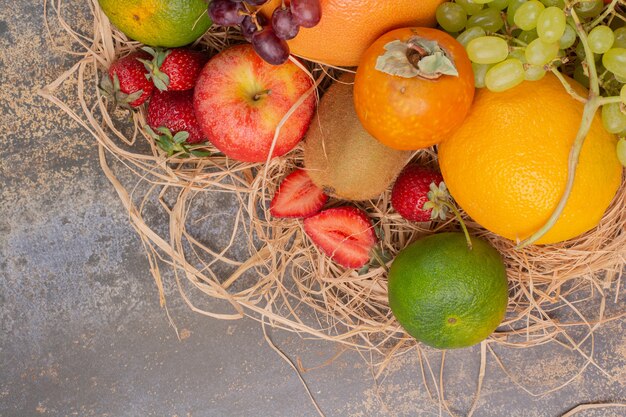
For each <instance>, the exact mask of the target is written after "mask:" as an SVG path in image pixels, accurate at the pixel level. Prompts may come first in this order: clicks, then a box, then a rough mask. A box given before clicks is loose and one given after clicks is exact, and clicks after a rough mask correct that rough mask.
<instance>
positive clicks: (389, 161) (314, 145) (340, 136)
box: [304, 74, 411, 201]
mask: <svg viewBox="0 0 626 417" xmlns="http://www.w3.org/2000/svg"><path fill="white" fill-rule="evenodd" d="M353 78H354V77H353V76H351V75H349V74H346V75H344V76H343V77H342V78H341V79H340V82H336V83H334V84H333V85H332V86H331V87H330V88H329V89H328V91H327V92H326V93H325V94H324V96H323V97H322V100H321V102H320V105H319V108H318V113H317V117H314V118H313V121H312V123H311V127H310V130H309V132H308V133H307V136H306V140H305V143H304V167H305V169H306V170H307V173H308V174H309V176H310V177H311V179H312V180H313V182H314V183H315V184H316V185H317V186H318V187H320V188H322V189H323V190H324V192H325V193H326V194H328V195H331V196H334V197H338V198H341V199H344V200H353V201H360V200H370V199H373V198H376V197H378V196H379V195H380V194H382V193H383V192H384V191H385V190H386V189H387V187H389V185H390V184H391V183H392V182H393V180H394V179H395V178H396V177H397V176H398V174H399V173H400V171H401V170H402V168H404V166H405V165H406V164H407V162H409V159H410V158H411V152H410V151H399V150H395V149H391V148H389V147H387V146H385V145H383V144H381V143H380V142H379V141H377V140H376V139H374V137H373V136H371V135H370V134H369V133H367V131H366V130H365V129H364V128H363V126H362V125H361V122H360V121H359V119H358V117H357V115H356V111H355V110H354V101H353V95H352V89H353V88H352V85H351V84H352V81H353Z"/></svg>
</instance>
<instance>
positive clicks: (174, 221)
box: [41, 0, 626, 380]
mask: <svg viewBox="0 0 626 417" xmlns="http://www.w3.org/2000/svg"><path fill="white" fill-rule="evenodd" d="M46 7H47V19H46V22H47V24H48V25H49V27H48V31H49V33H50V32H51V31H52V28H51V26H52V25H54V31H55V32H56V33H58V32H59V31H64V32H65V34H66V36H69V37H71V40H72V43H73V51H67V52H68V53H72V54H73V55H74V56H76V58H77V61H78V62H76V63H75V65H73V66H72V67H71V68H70V69H69V70H67V71H66V72H65V73H63V74H62V75H61V76H60V77H59V78H58V79H57V80H56V81H54V82H52V83H51V84H50V85H48V86H46V87H45V88H44V89H43V90H42V92H41V94H42V95H43V96H44V97H46V98H47V99H49V100H51V101H53V102H54V103H56V104H57V105H58V106H59V107H60V108H61V109H62V110H63V111H64V112H66V113H67V114H68V115H69V116H70V117H72V118H73V119H74V120H75V121H76V122H77V123H79V124H80V125H82V126H83V127H84V128H85V130H87V131H88V132H89V133H90V134H91V136H93V138H94V139H95V140H96V141H95V144H96V145H97V148H98V152H99V156H100V161H101V166H102V170H103V171H104V173H105V175H106V176H107V177H108V179H109V180H110V181H111V183H112V185H113V186H114V188H115V190H116V191H117V193H118V195H119V197H120V199H121V201H122V203H123V204H124V206H125V208H126V210H127V211H128V218H129V221H130V223H131V225H132V226H133V227H134V228H135V229H136V231H137V233H138V234H139V236H140V237H141V239H142V241H143V244H144V246H145V248H146V253H147V256H148V259H149V261H150V265H151V273H152V275H153V276H154V279H155V281H156V284H157V286H158V288H159V290H160V294H161V301H162V303H163V305H165V296H164V281H163V280H164V279H165V278H164V277H166V276H172V275H173V276H174V277H175V280H176V282H177V284H178V286H179V288H180V293H181V295H182V297H183V299H184V300H185V301H186V302H187V303H188V304H189V306H190V307H191V308H192V309H193V310H195V311H197V312H199V313H202V314H205V315H207V316H210V317H214V318H218V319H236V318H241V317H244V316H249V317H252V318H254V319H256V320H259V321H262V322H263V323H266V324H269V325H271V326H274V327H275V328H281V329H285V330H289V331H293V332H298V333H300V334H301V335H303V336H312V337H316V338H320V339H326V340H330V341H335V342H340V343H342V344H345V345H346V346H349V347H352V348H355V349H359V350H360V351H365V352H367V353H369V354H371V353H376V354H379V355H378V357H379V359H378V360H377V361H376V363H377V364H378V365H381V368H384V365H385V364H386V363H388V361H389V360H390V359H391V358H392V357H394V356H397V355H400V354H403V353H406V352H408V351H410V350H412V349H418V351H419V349H421V347H420V346H419V345H418V344H417V343H416V342H415V341H414V340H413V339H412V338H411V337H409V336H408V335H407V334H406V333H404V332H403V330H402V329H401V328H400V326H399V325H398V323H397V322H396V321H395V320H394V317H393V316H392V314H391V311H390V309H389V307H388V303H387V283H386V274H385V269H384V268H382V267H376V268H371V269H369V270H368V271H360V272H359V271H354V270H345V269H343V268H341V267H338V266H337V265H336V264H334V263H333V262H332V261H330V260H329V259H328V258H327V257H326V256H324V255H323V254H321V253H320V252H319V251H318V249H317V248H316V247H315V246H314V245H313V244H312V243H311V241H310V240H309V239H307V237H306V236H305V234H304V232H303V228H302V222H301V221H298V220H278V219H274V218H272V217H271V216H270V215H269V212H268V202H269V201H270V200H271V198H272V196H273V194H274V192H275V190H276V188H277V186H278V184H279V182H280V180H281V179H282V178H283V177H284V176H285V175H286V174H288V173H289V172H290V171H291V170H292V169H293V168H294V167H296V166H301V162H302V151H301V149H300V148H296V149H295V150H294V151H292V152H291V153H289V154H288V155H286V156H285V157H281V158H275V159H272V160H270V161H268V162H267V163H265V164H248V163H239V162H234V161H232V160H228V159H227V158H225V157H224V156H222V155H221V154H219V153H217V150H215V149H212V148H211V147H209V149H210V150H212V151H214V152H215V153H214V155H213V156H211V157H208V158H191V159H175V158H170V159H167V158H166V156H164V154H163V153H162V152H160V151H159V149H158V148H157V147H156V146H155V144H154V143H153V141H151V140H150V139H149V138H148V137H147V135H146V134H145V133H144V131H143V129H142V126H143V124H144V123H145V118H144V116H145V114H144V111H143V110H137V111H135V112H132V113H125V112H121V111H113V110H112V109H111V107H110V106H109V105H108V103H107V102H106V101H105V99H104V98H103V97H101V96H100V93H99V91H98V88H97V86H98V85H99V81H100V77H102V76H103V74H105V70H106V68H108V66H109V65H110V63H111V62H113V60H114V59H115V58H116V57H119V56H121V55H124V54H127V53H129V52H131V51H133V50H135V49H137V48H139V47H140V46H141V45H139V44H138V43H137V42H132V41H129V40H128V39H127V38H125V37H124V35H122V34H121V33H119V32H118V31H116V30H115V29H114V28H112V27H111V25H110V24H109V22H108V20H107V19H106V18H105V17H104V15H103V14H102V13H101V12H100V11H99V8H98V5H97V1H96V0H92V1H91V2H89V7H90V10H91V12H92V14H93V33H92V34H90V35H85V34H84V33H79V32H78V31H77V30H76V29H75V28H73V27H72V26H71V25H70V24H68V23H67V21H66V20H65V19H64V17H63V16H64V12H63V7H64V6H63V2H62V1H60V0H57V1H56V2H54V3H53V4H51V3H50V2H48V3H46ZM240 42H242V39H241V37H240V36H239V35H238V33H237V32H235V31H233V30H230V31H225V30H223V29H219V28H215V29H211V30H210V31H209V32H208V33H207V34H206V35H205V36H204V37H203V38H202V39H201V40H199V41H198V42H197V45H195V46H196V47H197V48H201V49H204V50H207V51H208V52H209V53H211V54H214V53H217V52H218V51H220V50H222V49H224V48H226V47H228V46H229V45H231V44H234V43H240ZM305 66H306V69H307V71H308V72H309V73H310V75H311V77H313V79H314V80H315V81H316V86H317V88H318V92H322V91H323V90H324V88H325V87H327V86H328V85H329V83H330V82H332V80H333V78H335V77H334V76H335V75H337V72H338V71H339V70H337V69H333V68H329V67H325V66H321V65H318V64H312V63H306V64H305ZM68 95H69V96H71V98H72V99H68V98H67V97H68ZM74 95H75V96H74ZM76 98H77V100H76ZM414 158H415V159H416V160H419V161H420V162H421V163H424V164H435V163H436V153H435V152H434V151H433V150H425V151H421V152H417V153H416V154H415V157H414ZM129 177H130V178H133V179H134V181H131V182H129V181H127V180H122V178H124V179H128V178H129ZM219 193H222V194H226V195H228V196H229V198H232V199H233V201H234V202H235V204H236V207H233V211H232V215H233V216H234V217H233V218H234V221H233V222H232V225H233V227H232V231H231V234H230V236H229V237H227V238H224V239H222V240H224V241H226V243H225V244H224V246H223V247H221V248H215V247H213V245H211V244H209V243H207V242H206V241H203V239H201V238H200V237H198V234H197V233H195V230H194V228H195V225H197V224H198V223H199V222H202V221H206V219H205V217H203V214H202V211H201V210H194V206H198V205H202V204H203V202H206V201H207V200H210V199H212V198H214V197H215V196H216V195H218V194H219ZM331 204H341V202H339V201H336V202H331ZM358 206H359V207H360V208H362V209H364V210H366V211H367V212H368V213H369V215H370V216H371V218H372V219H373V221H374V222H375V224H376V227H377V228H378V229H380V230H381V231H382V236H383V238H382V247H383V249H384V250H385V251H387V252H389V253H390V254H391V255H395V254H396V253H397V252H398V251H399V250H401V249H402V248H404V247H405V246H406V245H407V244H408V243H410V242H411V241H413V240H415V239H416V238H418V237H419V236H422V235H426V234H431V233H436V232H438V231H442V230H452V229H457V228H458V223H456V222H455V221H454V220H453V219H450V220H449V221H447V222H441V223H431V224H416V223H410V222H407V221H405V220H403V219H402V218H400V217H399V216H398V215H397V214H395V213H394V212H393V211H392V210H391V209H390V195H389V192H387V193H384V194H383V195H381V196H380V197H379V198H378V199H377V200H374V201H368V202H362V203H359V204H358ZM625 207H626V184H623V185H622V187H621V189H620V191H619V193H618V195H617V197H616V198H615V200H614V202H613V204H612V205H611V207H610V208H609V210H608V211H607V213H606V215H605V217H604V218H603V220H602V222H601V223H600V224H599V225H598V227H596V228H595V229H594V230H592V231H590V232H588V233H586V234H585V235H583V236H580V237H578V238H576V239H573V240H570V241H568V242H564V243H561V244H557V245H549V246H532V247H529V248H526V249H523V250H516V249H515V248H514V243H513V242H510V241H508V240H506V239H503V238H500V237H498V236H495V235H493V234H491V233H489V232H487V231H485V230H484V229H481V228H480V226H478V225H477V224H475V223H473V222H471V221H470V220H469V219H467V225H468V228H469V229H470V232H471V233H473V234H474V235H476V236H480V237H484V238H485V239H487V240H488V241H489V242H491V244H492V245H493V246H494V247H496V248H497V249H498V250H499V251H500V252H501V253H502V255H503V257H504V259H505V260H506V264H507V266H508V278H509V283H510V303H509V307H508V313H507V317H506V319H505V321H504V322H503V323H502V325H501V327H500V328H499V329H498V331H497V332H495V333H494V334H493V335H492V336H491V337H490V339H489V340H488V341H487V342H486V343H485V344H483V350H484V349H485V346H487V348H488V349H490V350H491V351H492V352H493V348H492V347H493V346H495V345H500V346H509V347H529V346H537V345H540V344H545V343H559V344H561V345H564V346H566V347H568V348H569V349H571V350H572V351H575V352H578V353H580V354H581V355H582V356H583V357H584V358H585V363H584V364H583V366H581V369H580V372H582V370H584V368H586V367H587V366H588V365H589V364H593V359H592V358H593V343H591V344H590V345H589V344H586V345H585V346H590V347H583V343H584V342H586V341H588V340H589V339H591V340H592V339H593V333H594V331H595V330H596V329H597V328H598V326H601V325H602V324H603V323H605V322H607V321H609V320H615V319H619V318H621V317H622V315H623V313H620V312H619V311H618V312H617V313H615V314H612V315H609V314H607V311H609V310H611V309H609V308H607V305H609V304H612V303H614V302H617V297H618V293H619V288H620V285H621V283H620V279H621V272H622V269H623V267H624V263H625V257H626V233H625V229H624V225H625V224H626V208H625ZM155 212H157V213H156V214H155ZM242 239H243V240H244V241H245V244H246V245H247V252H248V256H246V257H245V258H244V259H242V258H236V257H234V256H231V255H230V254H231V253H232V252H233V251H232V250H231V249H232V248H233V247H234V246H236V245H237V244H241V243H242V242H241V240H242ZM166 270H167V271H169V274H166V273H165V271H166ZM221 271H229V273H228V274H227V275H224V274H223V272H221ZM190 292H194V293H195V294H190ZM198 294H200V295H201V296H203V297H210V298H211V299H213V300H222V301H223V303H222V304H217V305H219V308H218V310H217V311H212V310H208V309H206V308H204V307H202V308H201V307H197V306H196V303H194V302H193V301H192V300H194V299H195V300H197V299H198ZM211 305H213V304H211ZM618 310H619V309H618ZM483 356H484V352H483ZM577 374H578V373H577ZM577 374H576V375H577ZM576 375H574V376H572V378H571V379H573V378H574V377H575V376H576ZM571 379H570V380H571Z"/></svg>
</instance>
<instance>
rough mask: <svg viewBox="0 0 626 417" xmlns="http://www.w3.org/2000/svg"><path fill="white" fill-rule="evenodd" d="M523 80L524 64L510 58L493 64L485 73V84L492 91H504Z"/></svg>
mask: <svg viewBox="0 0 626 417" xmlns="http://www.w3.org/2000/svg"><path fill="white" fill-rule="evenodd" d="M522 81H524V65H523V64H522V63H521V61H520V60H519V59H515V58H510V59H507V60H506V61H502V62H500V63H499V64H496V65H494V66H493V67H491V68H490V69H489V71H487V74H486V75H485V86H486V87H487V88H488V89H489V90H490V91H494V92H500V91H505V90H508V89H510V88H513V87H515V86H516V85H518V84H520V83H521V82H522Z"/></svg>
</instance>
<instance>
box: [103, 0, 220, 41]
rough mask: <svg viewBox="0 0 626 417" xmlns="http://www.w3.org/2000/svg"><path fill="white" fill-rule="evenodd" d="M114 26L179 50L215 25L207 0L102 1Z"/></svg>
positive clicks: (127, 33) (136, 37)
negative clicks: (210, 16) (179, 47)
mask: <svg viewBox="0 0 626 417" xmlns="http://www.w3.org/2000/svg"><path fill="white" fill-rule="evenodd" d="M99 3H100V7H102V10H103V11H104V14H106V15H107V17H108V18H109V20H110V21H111V23H112V24H113V25H115V26H116V27H117V28H118V29H119V30H121V31H122V32H123V33H124V34H125V35H126V36H128V37H129V38H131V39H134V40H136V41H139V42H141V43H143V44H146V45H151V46H164V47H167V48H175V47H178V46H183V45H187V44H189V43H192V42H193V41H195V40H196V39H198V38H199V37H200V36H202V35H203V34H204V32H206V31H207V29H208V28H209V27H210V26H211V19H210V18H209V15H208V14H207V3H206V2H205V1H204V0H99Z"/></svg>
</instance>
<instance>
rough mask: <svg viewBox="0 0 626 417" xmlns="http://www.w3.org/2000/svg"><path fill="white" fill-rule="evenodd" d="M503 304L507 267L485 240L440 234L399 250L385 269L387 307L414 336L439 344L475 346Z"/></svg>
mask: <svg viewBox="0 0 626 417" xmlns="http://www.w3.org/2000/svg"><path fill="white" fill-rule="evenodd" d="M507 303H508V283H507V278H506V267H505V265H504V263H503V262H502V258H501V256H500V253H498V251H497V250H495V249H494V248H493V247H492V246H491V245H489V244H488V243H487V242H485V241H484V240H481V239H478V238H472V249H471V250H470V249H469V248H468V246H467V241H466V239H465V235H464V234H463V233H439V234H434V235H430V236H428V237H425V238H423V239H420V240H418V241H416V242H414V243H412V244H411V245H409V246H407V247H406V248H405V249H404V250H402V251H401V252H400V253H399V254H398V256H397V257H396V259H395V260H394V261H393V264H392V265H391V269H390V271H389V306H390V307H391V311H392V312H393V314H394V315H395V317H396V319H397V320H398V322H399V323H400V324H401V325H402V327H404V329H405V330H406V331H407V332H408V333H409V334H410V335H411V336H413V337H414V338H415V339H417V340H418V341H420V342H422V343H425V344H427V345H429V346H433V347H436V348H438V349H454V348H462V347H467V346H471V345H474V344H476V343H478V342H480V341H482V340H484V339H486V338H487V337H488V336H489V335H490V334H491V333H492V332H493V331H494V330H495V329H496V328H497V327H498V325H499V324H500V322H501V321H502V319H503V318H504V314H505V313H506V307H507Z"/></svg>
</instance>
